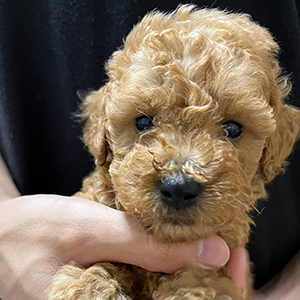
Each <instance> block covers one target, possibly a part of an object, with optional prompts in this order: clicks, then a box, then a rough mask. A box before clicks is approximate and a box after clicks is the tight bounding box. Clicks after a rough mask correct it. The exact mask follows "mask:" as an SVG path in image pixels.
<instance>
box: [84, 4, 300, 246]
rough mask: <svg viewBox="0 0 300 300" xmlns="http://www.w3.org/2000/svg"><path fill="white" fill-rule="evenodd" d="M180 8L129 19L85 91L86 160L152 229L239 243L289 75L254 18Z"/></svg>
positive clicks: (272, 157) (290, 137)
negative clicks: (93, 85) (131, 24)
mask: <svg viewBox="0 0 300 300" xmlns="http://www.w3.org/2000/svg"><path fill="white" fill-rule="evenodd" d="M192 8H193V7H192V6H182V7H181V8H179V10H178V11H176V12H175V13H173V14H170V15H162V14H159V13H155V14H150V15H148V16H147V17H145V18H144V19H143V20H142V21H141V22H140V24H138V25H137V26H136V27H135V28H134V29H133V31H132V32H131V33H130V35H129V36H128V37H127V39H126V42H125V45H124V49H122V50H120V51H117V52H116V53H115V54H114V55H113V57H112V59H111V60H110V62H109V63H108V65H107V73H108V76H109V78H110V80H109V82H108V83H107V84H106V85H105V86H104V87H103V88H102V89H100V90H99V91H98V92H95V93H93V94H91V95H90V96H89V97H87V99H86V101H85V104H84V105H85V114H86V117H87V124H86V128H85V142H86V144H87V145H88V146H89V148H90V151H91V152H92V153H93V155H94V156H95V159H96V164H97V165H98V168H103V169H105V168H106V167H105V166H107V165H108V164H109V168H108V169H107V171H108V172H109V175H110V178H111V181H112V185H113V188H114V191H115V193H116V201H118V202H119V203H120V204H121V206H122V207H123V208H124V209H125V210H126V211H128V212H129V213H130V214H132V215H134V216H135V217H136V218H137V220H138V221H139V222H140V224H141V225H142V226H143V227H144V229H145V230H146V231H147V232H148V233H150V234H153V235H154V236H155V237H156V238H157V239H158V240H161V241H167V242H180V241H193V240H196V239H199V238H206V237H208V236H210V235H212V234H219V235H221V236H223V237H224V238H225V239H226V240H227V241H228V242H229V243H230V244H231V245H237V244H239V245H243V244H244V243H245V242H246V241H247V233H248V228H249V225H248V224H249V217H248V215H247V213H248V212H249V211H250V210H251V209H252V208H253V206H254V204H255V201H256V199H257V198H258V197H263V196H264V188H263V185H264V183H266V182H268V181H270V180H271V179H272V178H273V177H274V176H275V175H277V173H279V171H280V170H281V168H282V164H283V163H284V160H285V158H286V157H287V155H288V154H289V152H290V150H291V147H292V145H293V143H294V141H295V139H296V137H297V134H298V129H299V119H300V116H299V112H298V111H297V110H295V109H293V108H291V107H288V106H286V105H284V104H283V102H282V100H283V98H284V97H285V96H286V95H287V93H288V91H289V86H288V83H287V81H286V78H283V77H279V76H280V74H279V72H280V70H279V67H278V63H277V61H276V59H275V58H274V54H275V53H276V51H277V45H276V44H275V43H274V41H273V40H272V38H271V36H270V35H269V33H268V32H267V31H266V30H265V29H262V28H261V27H259V26H258V25H256V24H254V23H252V22H251V21H249V19H248V18H247V17H245V16H238V15H227V14H226V13H223V12H219V11H216V10H213V11H209V10H199V11H193V12H191V10H192ZM251 33H253V35H252V34H251ZM102 165H105V166H104V167H103V166H102Z"/></svg>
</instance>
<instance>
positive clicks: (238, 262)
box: [227, 248, 300, 300]
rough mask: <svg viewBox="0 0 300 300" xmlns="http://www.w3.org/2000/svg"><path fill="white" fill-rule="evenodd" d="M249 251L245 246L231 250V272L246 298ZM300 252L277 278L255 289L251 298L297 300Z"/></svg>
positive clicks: (299, 292) (260, 299)
mask: <svg viewBox="0 0 300 300" xmlns="http://www.w3.org/2000/svg"><path fill="white" fill-rule="evenodd" d="M248 261H249V259H248V252H247V250H246V249H244V248H236V249H234V250H232V251H231V253H230V259H229V261H228V264H227V266H228V269H229V273H230V275H231V277H232V279H233V281H234V282H235V284H236V286H237V287H238V288H239V289H240V290H241V291H242V295H243V296H244V298H245V297H246V292H247V275H248V272H249V270H248ZM299 278H300V252H298V253H297V254H296V256H295V257H294V258H293V259H292V260H291V261H290V263H289V264H288V265H287V266H286V267H285V268H284V269H283V270H282V271H281V273H279V274H278V275H277V276H275V278H273V279H272V280H271V281H270V282H268V283H267V284H266V285H265V286H264V287H262V288H261V289H259V290H255V291H253V293H252V295H251V298H250V299H251V300H277V299H280V300H295V299H299V298H300V281H299Z"/></svg>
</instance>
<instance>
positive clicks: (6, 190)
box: [0, 154, 20, 201]
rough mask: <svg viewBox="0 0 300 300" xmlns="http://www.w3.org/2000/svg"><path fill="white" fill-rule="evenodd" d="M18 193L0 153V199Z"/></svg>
mask: <svg viewBox="0 0 300 300" xmlns="http://www.w3.org/2000/svg"><path fill="white" fill-rule="evenodd" d="M19 195H20V193H19V191H18V189H17V188H16V186H15V184H14V182H13V180H12V179H11V176H10V174H9V172H8V169H7V167H6V165H5V163H4V161H3V158H2V156H1V154H0V201H1V200H7V199H11V198H15V197H18V196H19Z"/></svg>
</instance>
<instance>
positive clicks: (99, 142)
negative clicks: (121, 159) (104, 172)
mask: <svg viewBox="0 0 300 300" xmlns="http://www.w3.org/2000/svg"><path fill="white" fill-rule="evenodd" d="M107 95H108V93H107V86H104V87H103V88H101V89H100V90H99V91H96V92H92V93H90V94H88V95H87V96H86V97H84V99H83V102H82V106H81V113H80V117H81V118H82V120H83V121H84V122H85V125H84V130H83V141H84V143H85V145H86V146H87V147H88V149H89V151H90V152H91V154H92V155H93V156H94V158H95V163H96V165H97V166H102V165H104V163H105V162H106V158H107V155H108V153H109V145H108V143H107V140H106V123H107V119H106V112H105V111H106V107H105V106H106V105H105V104H106V97H107Z"/></svg>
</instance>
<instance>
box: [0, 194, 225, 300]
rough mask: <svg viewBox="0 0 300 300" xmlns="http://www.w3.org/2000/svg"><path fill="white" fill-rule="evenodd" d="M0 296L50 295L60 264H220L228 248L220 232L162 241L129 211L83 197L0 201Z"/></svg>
mask: <svg viewBox="0 0 300 300" xmlns="http://www.w3.org/2000/svg"><path fill="white" fill-rule="evenodd" d="M0 228H1V231H0V278H1V281H0V297H1V298H2V299H3V300H16V299H18V300H19V299H23V300H41V299H47V293H48V292H47V287H48V285H49V283H50V281H51V279H52V276H53V275H54V273H55V272H56V271H57V269H58V268H59V267H60V266H62V265H63V264H66V263H68V262H70V261H76V262H77V263H79V264H81V265H85V266H88V265H89V264H92V263H95V262H99V261H115V262H124V263H129V264H135V265H139V266H141V267H143V268H145V269H148V270H151V271H164V272H174V271H175V270H178V269H181V268H184V267H185V266H189V265H193V266H196V267H205V268H209V266H210V267H212V266H215V267H217V266H222V265H224V264H225V263H226V262H227V260H228V258H229V250H228V247H227V245H226V244H225V242H224V241H223V240H222V239H221V238H219V237H211V238H209V239H207V240H204V241H202V242H199V243H194V244H191V245H185V244H178V245H172V246H167V245H161V244H158V243H157V242H155V241H154V240H153V239H152V237H151V236H148V235H146V234H145V233H144V232H143V230H142V229H141V228H140V226H139V225H138V224H137V222H136V221H135V219H134V218H133V217H131V216H129V215H128V214H127V213H125V212H121V211H117V210H114V209H111V208H108V207H106V206H103V205H100V204H99V203H95V202H92V201H88V200H85V199H81V198H75V197H72V198H69V197H62V196H56V195H36V196H24V197H19V198H14V199H10V200H6V201H0Z"/></svg>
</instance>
